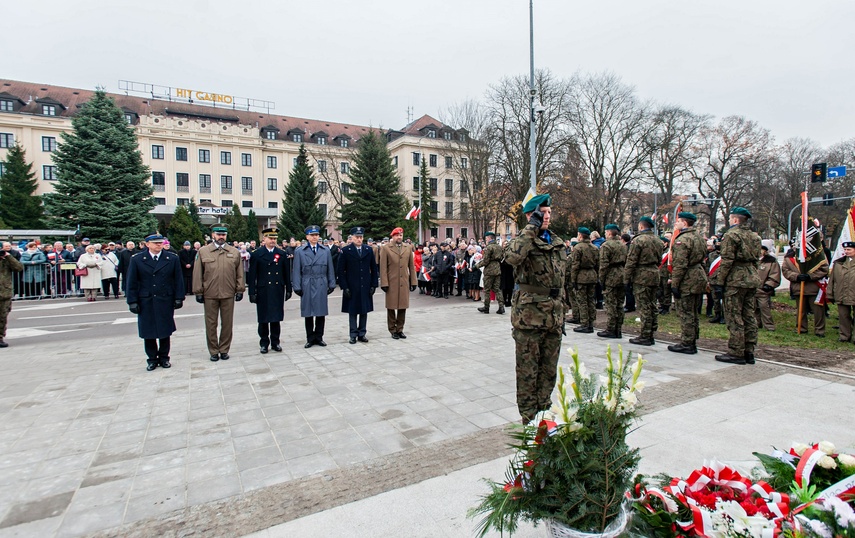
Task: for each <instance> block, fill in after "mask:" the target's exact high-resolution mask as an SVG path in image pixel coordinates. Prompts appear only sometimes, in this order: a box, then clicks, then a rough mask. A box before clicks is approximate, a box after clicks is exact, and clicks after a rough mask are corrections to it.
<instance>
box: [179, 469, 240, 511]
mask: <svg viewBox="0 0 855 538" xmlns="http://www.w3.org/2000/svg"><path fill="white" fill-rule="evenodd" d="M240 494H241V485H240V476H239V475H237V474H234V475H226V476H219V477H217V478H211V479H209V480H203V481H201V482H190V483H188V484H187V505H188V506H192V505H194V504H201V503H205V502H210V501H216V500H219V499H226V498H228V497H233V496H235V495H240Z"/></svg>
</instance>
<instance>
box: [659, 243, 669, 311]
mask: <svg viewBox="0 0 855 538" xmlns="http://www.w3.org/2000/svg"><path fill="white" fill-rule="evenodd" d="M659 239H661V240H662V244H663V245H664V250H663V252H662V255H663V256H665V253H666V252H668V250H669V248H670V246H671V234H670V233H666V234H665V235H663V236H662V237H660V238H659ZM670 281H671V271H669V270H668V262H667V261H661V258H660V262H659V290H658V291H657V292H656V298H657V299H658V300H659V314H660V315H663V316H664V315H665V314H667V313H668V312H670V311H671V282H670Z"/></svg>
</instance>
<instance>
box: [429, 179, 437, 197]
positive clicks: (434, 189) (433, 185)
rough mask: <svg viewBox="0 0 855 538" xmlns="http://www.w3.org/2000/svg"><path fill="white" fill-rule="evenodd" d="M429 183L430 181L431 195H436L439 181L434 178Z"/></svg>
mask: <svg viewBox="0 0 855 538" xmlns="http://www.w3.org/2000/svg"><path fill="white" fill-rule="evenodd" d="M429 181H430V193H431V194H436V189H437V186H436V184H437V179H436V178H435V177H432V178H430V180H429Z"/></svg>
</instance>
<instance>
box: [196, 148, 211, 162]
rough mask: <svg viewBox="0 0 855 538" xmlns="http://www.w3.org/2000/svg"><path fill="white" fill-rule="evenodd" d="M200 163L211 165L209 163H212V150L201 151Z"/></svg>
mask: <svg viewBox="0 0 855 538" xmlns="http://www.w3.org/2000/svg"><path fill="white" fill-rule="evenodd" d="M199 162H200V163H209V162H211V150H209V149H200V150H199Z"/></svg>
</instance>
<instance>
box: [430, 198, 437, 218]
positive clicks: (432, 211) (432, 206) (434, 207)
mask: <svg viewBox="0 0 855 538" xmlns="http://www.w3.org/2000/svg"><path fill="white" fill-rule="evenodd" d="M430 214H431V216H432V217H435V216H437V215H438V214H439V202H437V201H436V200H431V202H430Z"/></svg>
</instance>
